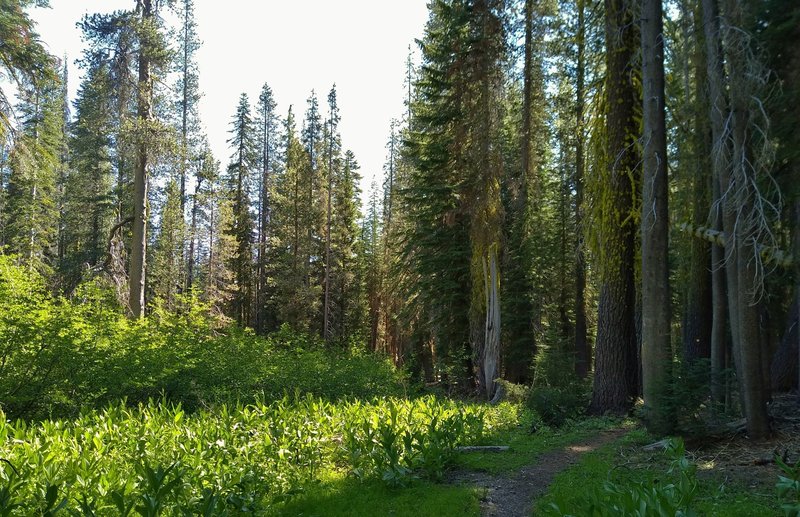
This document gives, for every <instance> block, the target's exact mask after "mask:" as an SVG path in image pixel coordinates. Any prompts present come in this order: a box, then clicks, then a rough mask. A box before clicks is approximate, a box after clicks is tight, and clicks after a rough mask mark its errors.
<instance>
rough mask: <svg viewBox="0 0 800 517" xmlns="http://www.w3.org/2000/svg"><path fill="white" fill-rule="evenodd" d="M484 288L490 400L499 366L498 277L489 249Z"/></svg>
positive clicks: (484, 359) (486, 379) (494, 257)
mask: <svg viewBox="0 0 800 517" xmlns="http://www.w3.org/2000/svg"><path fill="white" fill-rule="evenodd" d="M483 277H484V290H485V293H486V296H485V303H486V325H485V331H484V332H485V336H484V340H483V357H482V360H481V363H482V367H483V375H482V377H483V380H484V383H485V384H484V386H485V389H486V398H487V400H492V397H493V396H494V393H495V389H496V388H497V383H496V382H495V380H496V379H497V378H498V377H499V371H500V369H499V366H500V285H499V284H500V279H499V275H498V271H497V253H496V251H495V250H494V249H491V250H490V251H489V253H488V260H487V259H486V258H484V260H483Z"/></svg>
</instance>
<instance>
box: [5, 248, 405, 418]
mask: <svg viewBox="0 0 800 517" xmlns="http://www.w3.org/2000/svg"><path fill="white" fill-rule="evenodd" d="M110 296H113V295H112V294H111V293H110V291H109V289H108V287H107V286H103V285H101V284H95V283H93V284H88V285H84V286H82V287H81V288H80V294H79V296H78V297H76V298H75V299H73V300H66V299H63V298H54V297H52V295H50V294H49V293H48V292H47V290H46V289H45V286H44V284H43V282H42V279H41V277H40V276H39V275H38V274H36V273H35V272H32V271H30V270H28V269H26V268H22V267H19V266H15V265H13V257H7V256H2V255H0V308H2V309H1V310H0V400H2V407H3V410H4V411H5V412H6V414H7V415H8V416H10V417H13V418H34V419H35V418H43V417H46V416H51V415H52V416H56V417H63V416H76V415H77V414H78V412H79V411H80V409H81V408H82V407H90V408H91V407H101V406H103V405H105V404H107V403H115V402H116V401H118V400H121V399H125V400H127V401H128V403H129V404H134V405H135V404H137V403H140V402H147V401H148V400H150V399H164V400H167V401H169V402H172V403H180V404H181V405H182V406H183V407H184V408H185V409H187V410H194V409H197V408H200V407H205V406H208V405H209V404H212V403H218V402H228V403H235V402H237V401H241V402H252V401H254V400H255V399H256V398H260V399H261V400H267V401H269V400H274V399H276V398H281V397H282V396H283V395H284V394H287V393H288V394H293V393H294V392H295V391H296V390H297V391H300V392H303V393H308V394H312V395H316V396H319V397H323V398H326V399H329V400H335V399H339V398H342V397H346V396H351V397H362V398H371V397H376V396H388V395H400V394H403V393H404V386H405V384H404V382H405V379H404V377H403V375H402V374H401V373H400V371H398V370H396V369H395V368H394V367H393V366H392V365H391V363H390V362H389V361H388V360H385V359H382V358H380V357H376V356H374V355H371V354H366V353H364V352H363V350H359V349H358V348H355V347H353V348H348V349H343V348H332V347H325V346H323V345H322V344H321V343H320V342H319V341H318V340H315V339H314V338H313V337H310V336H308V335H305V334H302V333H297V332H292V331H291V330H289V329H288V328H285V327H284V328H283V329H281V330H279V331H277V332H275V333H274V334H272V335H270V336H268V337H260V336H256V335H255V334H254V333H252V332H251V331H247V330H242V329H240V328H239V327H238V326H236V325H233V324H230V323H226V322H224V321H220V320H219V319H216V318H214V317H213V315H211V314H210V313H209V312H208V309H207V307H206V306H204V305H203V304H201V303H199V302H198V301H197V300H193V299H186V300H185V303H184V305H183V308H182V310H180V311H175V312H169V311H165V310H156V311H154V313H153V314H152V315H150V316H149V317H148V318H146V319H142V320H130V319H129V318H126V317H125V315H124V314H123V313H122V312H121V311H120V310H118V309H116V308H115V307H116V306H115V304H113V303H110V302H109V299H108V298H109V297H110Z"/></svg>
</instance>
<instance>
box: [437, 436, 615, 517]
mask: <svg viewBox="0 0 800 517" xmlns="http://www.w3.org/2000/svg"><path fill="white" fill-rule="evenodd" d="M625 432H626V430H624V429H617V430H613V431H603V432H600V433H598V434H597V435H595V436H593V437H591V438H587V439H585V440H582V441H579V442H576V443H573V444H571V445H569V446H567V447H565V448H563V449H559V450H555V451H550V452H547V453H544V454H542V455H541V456H539V458H538V459H537V461H536V463H534V464H532V465H528V466H526V467H523V468H521V469H519V470H517V471H516V472H514V473H512V474H499V475H494V474H489V473H487V472H479V471H468V470H458V471H454V472H452V473H450V475H449V476H448V482H450V483H460V484H469V485H474V486H476V487H478V488H481V489H484V490H485V493H484V494H483V495H482V497H481V515H482V516H483V517H527V516H529V515H530V514H531V511H532V509H533V502H534V501H535V500H536V498H538V497H540V496H542V495H543V494H544V493H545V492H546V491H547V487H549V486H550V483H552V482H553V479H554V478H555V476H556V474H558V473H559V472H561V471H562V470H564V469H566V468H568V467H569V466H571V465H573V464H575V463H576V462H577V461H578V460H579V458H580V457H581V455H583V454H585V453H587V452H590V451H593V450H595V449H597V448H598V447H601V446H603V445H605V444H607V443H610V442H612V441H614V440H616V439H617V438H619V437H620V436H622V435H623V434H625ZM498 454H514V451H513V450H512V451H508V452H500V453H498Z"/></svg>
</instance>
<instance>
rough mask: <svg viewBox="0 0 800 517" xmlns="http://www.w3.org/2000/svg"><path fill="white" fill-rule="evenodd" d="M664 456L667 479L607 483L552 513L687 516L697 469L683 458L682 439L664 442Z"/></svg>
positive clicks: (691, 512)
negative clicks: (667, 465)
mask: <svg viewBox="0 0 800 517" xmlns="http://www.w3.org/2000/svg"><path fill="white" fill-rule="evenodd" d="M665 454H666V455H667V457H668V458H669V459H670V460H671V462H670V467H669V469H668V470H667V472H666V477H667V478H671V481H669V482H663V481H660V480H658V479H655V480H652V481H640V482H637V483H615V482H613V481H612V480H610V479H609V480H607V481H606V482H605V483H604V484H603V487H602V488H601V489H599V490H594V491H593V492H592V493H590V494H589V495H587V496H585V497H583V498H582V499H580V500H579V502H578V503H577V504H575V505H574V507H571V508H566V507H562V505H559V504H557V503H552V504H551V505H550V506H551V510H552V511H553V512H554V514H555V515H560V516H573V515H575V516H578V515H580V516H590V517H612V516H614V517H617V516H623V517H626V516H631V517H633V516H636V517H642V516H647V515H664V516H667V515H669V516H681V517H690V516H694V515H697V513H696V512H695V511H694V510H693V504H694V499H695V496H696V493H697V486H698V483H697V476H696V470H697V469H696V466H695V465H694V464H692V463H691V462H690V461H689V460H688V459H687V458H686V450H685V447H684V443H683V440H682V439H680V438H676V439H671V440H669V441H668V442H667V445H666V448H665Z"/></svg>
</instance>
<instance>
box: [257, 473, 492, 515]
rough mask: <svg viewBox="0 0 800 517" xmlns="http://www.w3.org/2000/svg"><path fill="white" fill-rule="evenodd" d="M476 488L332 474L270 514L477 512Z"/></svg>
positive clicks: (460, 513) (448, 513)
mask: <svg viewBox="0 0 800 517" xmlns="http://www.w3.org/2000/svg"><path fill="white" fill-rule="evenodd" d="M479 512H480V508H479V502H478V492H477V490H476V489H474V488H470V487H465V486H451V485H445V484H436V483H430V482H426V481H423V480H415V481H412V482H411V484H410V485H409V486H406V487H403V488H390V487H388V486H386V484H385V483H383V482H381V481H378V480H372V481H366V482H360V481H358V480H355V479H353V478H347V477H344V476H341V475H334V476H332V477H331V478H330V479H328V480H326V481H324V482H323V483H321V484H320V485H319V486H317V487H313V488H310V489H308V490H307V491H306V492H305V493H303V494H302V495H301V496H298V497H296V498H294V499H291V500H289V501H288V502H286V503H284V504H282V505H279V506H278V507H276V509H275V511H274V513H273V515H279V516H286V517H289V516H293V517H294V516H296V517H300V516H304V517H337V516H342V517H352V516H356V515H357V516H364V517H369V516H382V517H383V516H396V517H403V516H408V517H427V516H430V517H437V516H448V515H452V516H473V515H474V516H477V515H478V514H479Z"/></svg>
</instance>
